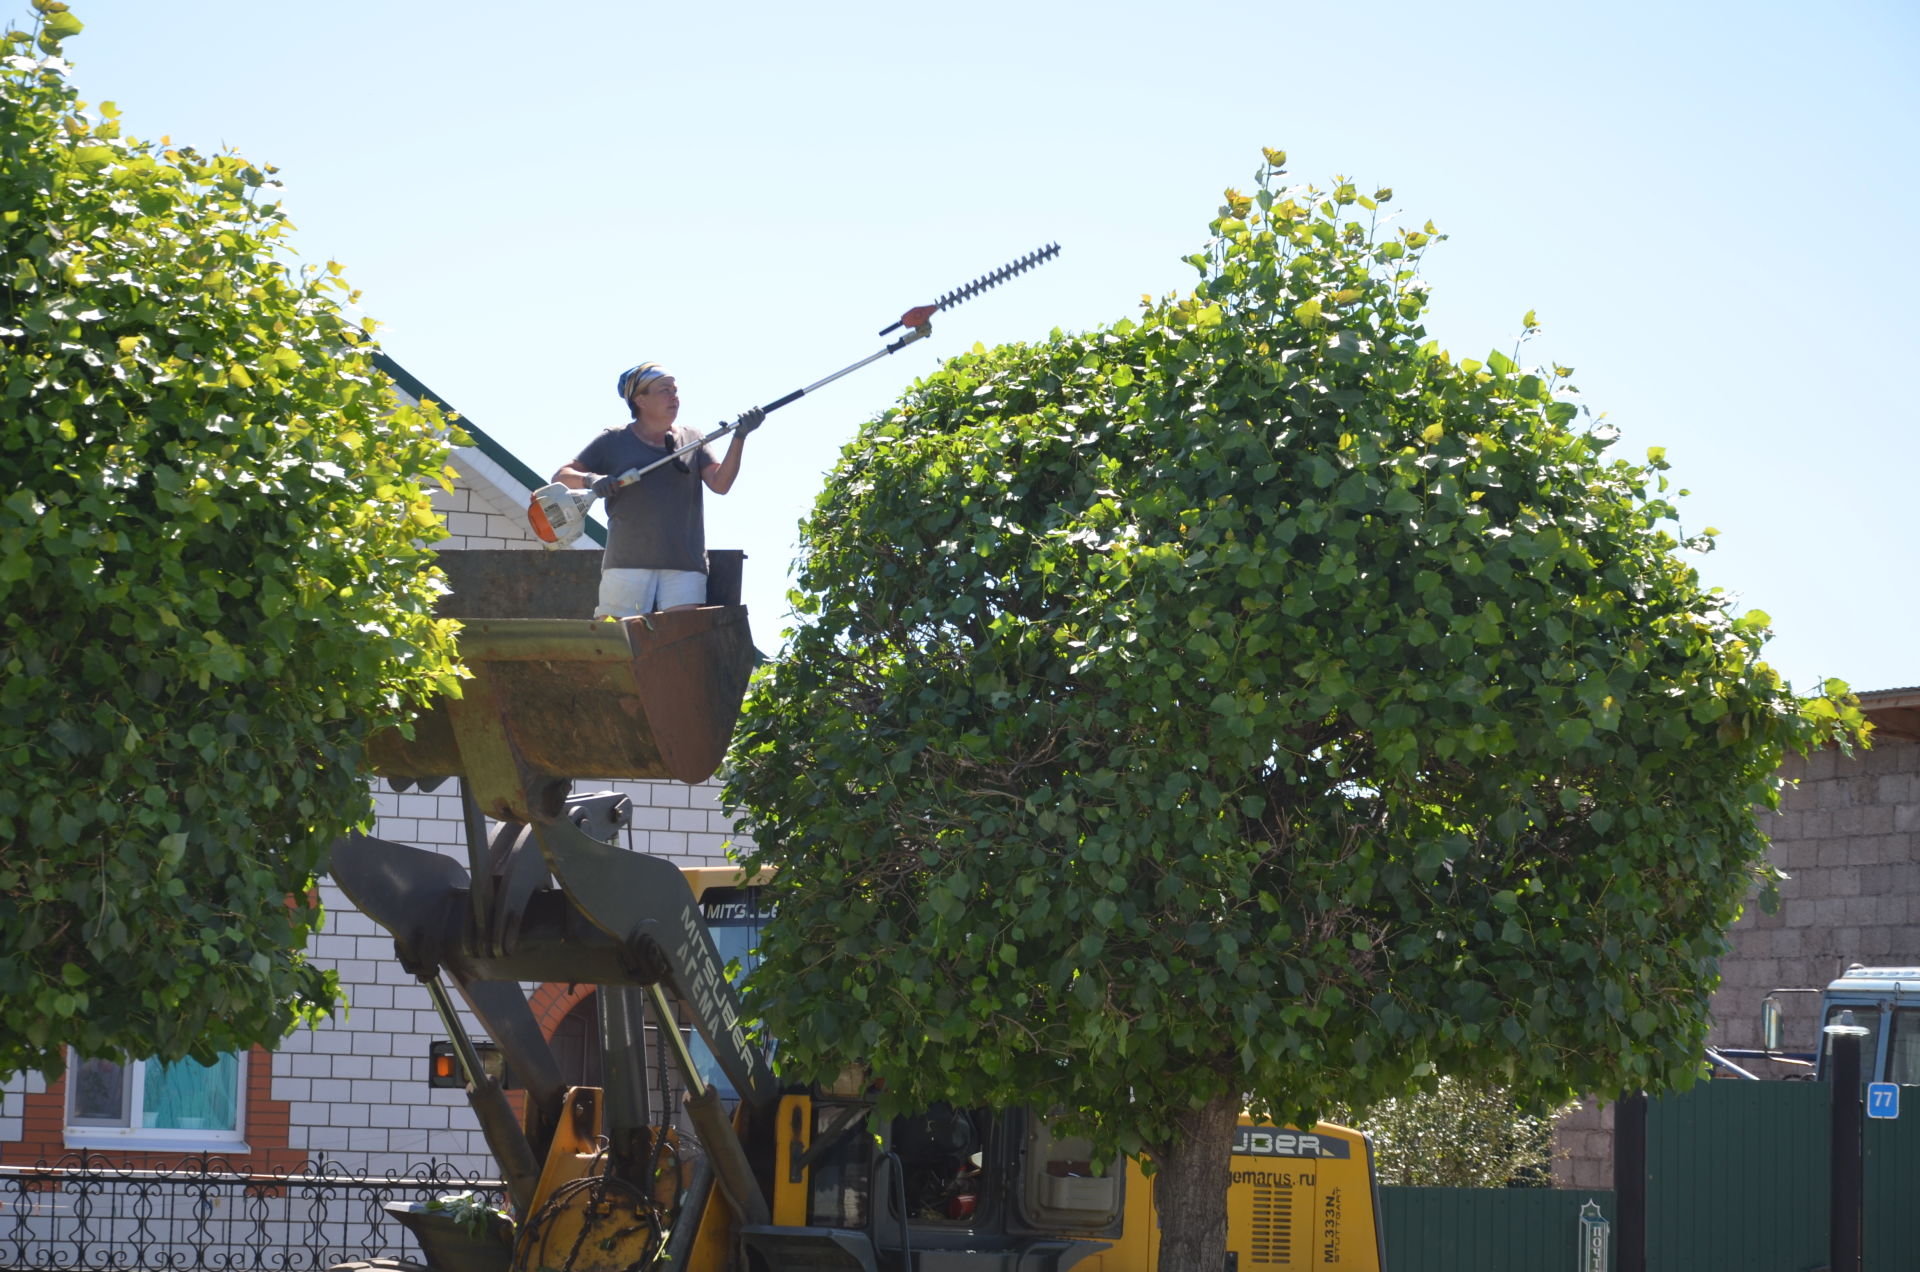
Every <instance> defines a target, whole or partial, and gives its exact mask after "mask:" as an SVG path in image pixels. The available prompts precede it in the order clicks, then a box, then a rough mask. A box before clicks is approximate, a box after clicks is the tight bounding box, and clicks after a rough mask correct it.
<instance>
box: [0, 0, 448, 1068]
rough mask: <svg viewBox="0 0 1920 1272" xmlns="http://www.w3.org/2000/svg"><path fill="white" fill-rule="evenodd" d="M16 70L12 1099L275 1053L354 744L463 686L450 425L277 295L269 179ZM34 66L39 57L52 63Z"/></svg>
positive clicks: (40, 69) (278, 252)
mask: <svg viewBox="0 0 1920 1272" xmlns="http://www.w3.org/2000/svg"><path fill="white" fill-rule="evenodd" d="M34 8H35V9H36V10H38V12H39V15H40V19H41V21H40V24H39V27H38V30H37V31H36V32H22V31H9V32H7V33H6V35H5V47H4V54H5V57H4V61H3V62H0V208H4V209H6V210H5V213H4V216H3V217H0V246H3V247H4V251H0V259H3V260H5V261H6V262H7V264H6V266H5V270H4V277H0V296H3V297H4V300H3V301H0V348H3V349H4V361H0V400H3V401H4V402H5V409H4V411H0V473H4V474H5V476H4V479H0V480H3V481H4V493H3V495H0V668H4V677H0V763H3V764H4V767H5V769H6V772H7V775H8V779H7V781H6V783H5V784H4V785H0V1078H4V1077H5V1076H7V1075H9V1074H11V1073H14V1072H16V1071H19V1070H21V1069H43V1070H47V1071H50V1072H53V1073H58V1072H60V1071H61V1069H62V1067H63V1062H64V1059H65V1051H64V1049H65V1048H66V1047H67V1046H72V1047H74V1048H76V1049H77V1050H78V1051H79V1052H80V1053H81V1054H82V1055H88V1056H107V1055H126V1056H136V1057H137V1056H157V1057H160V1058H163V1059H177V1058H179V1057H181V1056H183V1055H188V1054H191V1055H194V1056H197V1057H200V1058H201V1059H208V1058H210V1057H211V1056H212V1055H213V1054H214V1053H216V1052H220V1051H224V1050H230V1049H234V1048H240V1047H245V1046H248V1045H250V1044H254V1043H265V1042H270V1041H272V1040H274V1039H276V1038H278V1037H279V1036H280V1035H281V1034H282V1033H283V1032H284V1031H285V1030H286V1029H287V1028H288V1027H289V1026H290V1024H291V1023H293V1022H294V1021H295V1020H296V1019H298V1018H300V1017H302V1016H306V1015H311V1014H312V1013H314V1012H317V1011H321V1010H325V1009H327V1008H330V1007H331V1006H332V1005H333V1003H334V1001H335V998H336V986H335V983H334V979H333V976H332V973H330V972H324V971H322V970H321V969H319V968H316V967H314V966H312V965H311V964H308V963H306V962H305V961H304V960H303V959H302V957H301V955H300V953H299V950H300V948H301V947H302V945H303V944H304V943H305V940H306V938H307V936H308V935H309V934H310V933H312V932H313V931H314V930H315V929H316V927H317V925H318V923H319V922H320V918H321V914H320V909H319V905H318V902H317V899H316V898H315V895H314V894H313V892H312V891H311V889H312V885H313V881H314V877H315V871H316V869H317V868H318V866H319V863H320V861H321V858H322V854H323V853H324V852H325V850H326V848H327V845H328V844H329V843H330V842H331V841H332V840H333V839H334V838H335V837H336V836H337V835H339V834H340V833H342V832H344V831H345V830H346V829H348V828H350V827H352V826H353V825H355V824H358V823H360V822H362V821H364V819H365V818H366V817H367V815H368V812H369V798H368V792H367V788H366V785H365V780H364V778H363V777H362V776H361V775H360V773H359V771H358V770H359V765H360V758H361V742H362V739H363V737H364V736H365V734H366V732H367V730H368V729H369V728H370V727H372V726H374V725H376V724H379V723H382V722H386V721H392V720H394V719H395V718H397V717H398V716H399V715H400V714H402V713H403V711H404V710H405V708H406V705H407V704H408V703H409V702H410V701H411V700H414V699H417V698H419V697H421V696H422V695H424V694H426V693H428V692H430V691H433V690H435V689H447V688H450V687H451V685H452V682H453V675H454V674H455V664H454V662H453V645H452V625H451V624H448V623H445V622H441V621H438V620H435V619H434V618H433V617H432V616H431V611H432V605H433V601H434V598H435V595H436V593H437V591H438V590H439V584H438V583H437V582H436V581H435V576H434V572H433V571H432V569H431V565H430V562H431V550H430V549H429V548H427V547H426V546H425V542H426V541H428V540H431V539H434V538H437V537H439V536H440V535H441V534H442V533H444V532H443V531H442V529H441V528H440V525H439V523H438V521H437V519H436V517H435V515H434V513H433V511H432V508H431V506H430V503H429V499H428V495H427V493H426V488H427V485H428V484H429V483H432V482H442V483H444V482H445V481H446V478H447V470H446V467H445V464H446V455H447V445H448V425H447V423H446V421H445V420H444V419H443V418H442V417H441V415H440V413H439V412H438V411H437V410H436V409H434V408H433V407H432V406H431V405H426V406H422V407H420V408H417V409H416V408H411V407H403V406H398V405H396V400H395V396H394V394H393V392H392V390H391V388H390V387H389V386H388V385H387V384H386V383H385V382H384V381H382V380H381V379H380V378H379V377H378V376H377V375H376V373H375V372H374V370H373V368H372V367H371V365H370V363H369V359H368V353H367V350H368V346H367V345H366V344H365V343H364V337H363V335H362V334H361V331H360V330H359V329H358V328H357V327H356V325H355V323H354V322H353V321H352V320H351V319H349V317H348V316H347V315H346V314H345V313H343V312H342V308H341V302H342V300H343V299H345V300H347V301H351V300H352V299H353V293H352V292H350V291H349V290H348V289H347V286H346V284H345V283H344V282H343V281H342V280H341V278H340V269H339V266H337V265H332V264H329V265H328V266H327V267H326V268H325V269H324V270H320V269H314V268H311V267H306V268H294V267H293V266H291V265H290V264H289V263H288V262H287V261H286V259H285V256H284V253H285V250H286V248H287V231H288V229H289V226H288V223H287V221H286V219H285V217H284V215H283V213H282V211H281V209H280V207H279V205H278V204H277V203H275V202H273V201H272V199H271V198H270V197H269V196H270V193H271V191H272V190H273V188H274V187H275V185H276V184H277V183H276V182H275V181H274V180H273V178H272V173H273V169H271V168H261V167H258V166H256V165H254V164H252V163H249V162H248V161H247V160H245V159H243V158H241V157H240V156H238V155H235V154H231V153H220V154H203V153H200V152H198V151H195V150H193V149H191V148H188V147H185V146H180V147H175V146H171V145H168V144H166V143H165V142H164V141H163V142H161V143H159V144H154V143H151V142H144V141H138V140H136V139H134V138H132V137H129V136H127V135H126V134H124V133H123V132H122V129H121V123H120V118H119V111H118V110H116V109H115V108H114V106H113V105H112V104H111V103H105V102H103V103H101V104H100V105H99V107H98V108H97V110H94V111H91V112H90V111H88V110H87V108H86V107H85V104H84V103H82V102H81V101H79V100H78V99H77V96H76V94H75V90H74V89H73V87H72V86H71V84H70V82H69V80H68V76H67V67H66V64H65V62H63V61H62V60H61V58H60V53H61V51H62V41H63V40H64V39H65V38H67V37H69V36H71V35H73V34H74V33H75V32H77V31H78V30H79V29H80V24H79V22H78V20H77V19H75V18H74V17H73V15H72V14H71V13H70V12H69V11H68V10H67V7H66V5H64V4H61V3H58V0H34ZM36 43H37V53H36V48H35V45H36Z"/></svg>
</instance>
